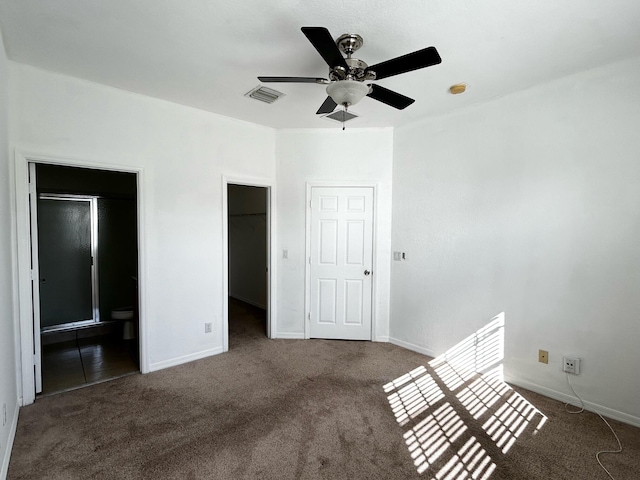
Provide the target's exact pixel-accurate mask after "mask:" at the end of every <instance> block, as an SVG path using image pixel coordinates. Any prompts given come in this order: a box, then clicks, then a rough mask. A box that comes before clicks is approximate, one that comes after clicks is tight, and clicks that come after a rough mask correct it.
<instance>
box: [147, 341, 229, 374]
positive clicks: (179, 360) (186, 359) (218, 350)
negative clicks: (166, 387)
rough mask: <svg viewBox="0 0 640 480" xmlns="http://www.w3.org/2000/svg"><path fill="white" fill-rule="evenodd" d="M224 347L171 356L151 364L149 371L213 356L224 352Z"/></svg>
mask: <svg viewBox="0 0 640 480" xmlns="http://www.w3.org/2000/svg"><path fill="white" fill-rule="evenodd" d="M222 351H223V350H222V347H216V348H210V349H208V350H202V351H200V352H196V353H190V354H189V355H184V356H182V357H176V358H171V359H169V360H163V361H161V362H156V363H152V364H150V365H149V372H156V371H158V370H163V369H165V368H169V367H175V366H177V365H182V364H183V363H189V362H193V361H194V360H200V359H201V358H206V357H211V356H213V355H218V354H220V353H222Z"/></svg>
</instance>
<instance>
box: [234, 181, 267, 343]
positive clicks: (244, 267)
mask: <svg viewBox="0 0 640 480" xmlns="http://www.w3.org/2000/svg"><path fill="white" fill-rule="evenodd" d="M226 193H227V259H228V310H227V311H228V335H229V344H228V345H229V348H236V347H238V346H240V345H246V344H248V343H251V342H253V341H259V340H261V339H264V338H267V337H268V328H267V324H268V314H269V311H268V310H269V231H270V228H269V188H267V187H261V186H249V185H239V184H231V183H230V184H227V192H226Z"/></svg>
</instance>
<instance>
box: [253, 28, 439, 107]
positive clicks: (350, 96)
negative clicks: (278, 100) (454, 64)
mask: <svg viewBox="0 0 640 480" xmlns="http://www.w3.org/2000/svg"><path fill="white" fill-rule="evenodd" d="M302 33H304V35H305V36H306V37H307V39H308V40H309V41H310V42H311V44H312V45H313V46H314V47H315V49H316V50H317V51H318V53H319V54H320V56H321V57H322V58H323V59H324V61H325V62H326V63H327V65H328V66H329V75H328V77H329V78H328V79H326V78H315V77H258V80H260V81H261V82H265V83H266V82H290V83H316V84H321V85H322V84H324V85H327V95H328V96H327V98H326V99H325V101H324V102H323V103H322V105H321V106H320V108H319V109H318V111H317V112H316V114H328V113H331V112H333V111H334V110H335V108H336V107H337V106H338V105H341V106H342V107H343V110H344V111H346V109H347V107H349V106H351V105H355V104H356V103H358V102H359V101H360V100H362V99H363V98H364V97H365V96H367V97H370V98H372V99H374V100H377V101H379V102H382V103H384V104H386V105H389V106H391V107H394V108H397V109H398V110H402V109H404V108H407V107H408V106H409V105H411V104H412V103H413V102H414V101H415V100H413V99H412V98H409V97H406V96H404V95H402V94H400V93H397V92H394V91H393V90H389V89H388V88H385V87H382V86H380V85H376V84H371V83H369V84H366V83H365V82H366V81H373V80H381V79H383V78H387V77H391V76H393V75H399V74H401V73H406V72H411V71H413V70H418V69H420V68H425V67H430V66H432V65H437V64H439V63H441V62H442V59H441V58H440V55H439V54H438V51H437V50H436V49H435V47H427V48H424V49H422V50H418V51H416V52H412V53H409V54H407V55H403V56H401V57H396V58H393V59H391V60H387V61H386V62H382V63H378V64H376V65H373V66H368V65H367V64H366V63H365V62H363V61H362V60H360V59H358V58H353V57H352V55H353V54H354V53H355V52H356V51H357V50H358V49H359V48H360V47H362V46H363V45H364V40H363V39H362V37H361V36H360V35H357V34H354V33H346V34H344V35H341V36H340V37H338V39H337V40H335V41H334V40H333V37H332V36H331V34H330V33H329V30H327V29H326V28H324V27H302ZM343 54H344V55H346V57H345V56H343Z"/></svg>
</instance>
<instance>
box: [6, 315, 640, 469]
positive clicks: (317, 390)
mask: <svg viewBox="0 0 640 480" xmlns="http://www.w3.org/2000/svg"><path fill="white" fill-rule="evenodd" d="M231 308H232V311H233V315H234V316H235V318H236V319H237V322H236V323H233V324H232V325H231V327H230V329H231V337H230V351H229V353H226V354H222V355H218V356H215V357H212V358H207V359H204V360H200V361H196V362H192V363H189V364H186V365H182V366H178V367H175V368H171V369H167V370H163V371H160V372H156V373H152V374H148V375H134V376H129V377H124V378H120V379H117V380H113V381H110V382H107V383H102V384H99V385H95V386H91V387H88V388H83V389H80V390H75V391H71V392H66V393H62V394H59V395H54V396H50V397H46V398H42V399H39V400H37V401H36V403H35V404H33V405H31V406H28V407H26V408H23V409H21V411H20V418H19V422H18V431H17V435H16V439H15V444H14V448H13V454H12V457H11V463H10V466H9V476H8V478H9V479H76V478H92V479H119V478H122V479H125V478H131V479H141V478H145V479H184V478H186V479H196V478H198V479H241V478H262V479H297V478H301V479H320V478H327V479H396V478H429V479H431V478H437V479H439V480H441V479H453V478H456V479H457V478H490V479H494V480H495V479H545V480H546V479H592V478H593V479H606V478H608V477H607V476H606V474H605V473H604V472H603V471H601V470H600V468H599V467H598V465H597V463H596V461H595V458H593V455H594V453H595V452H596V451H597V450H601V449H607V448H612V447H614V446H615V441H614V439H613V437H612V435H611V434H610V432H609V430H608V429H607V428H606V426H605V425H604V424H603V423H602V421H601V420H600V419H599V418H598V417H597V416H596V415H594V414H592V413H588V412H586V413H584V414H581V415H569V414H568V413H566V412H565V411H564V406H563V404H561V403H558V402H556V401H553V400H550V399H548V398H545V397H542V396H540V395H537V394H535V393H532V392H529V391H526V390H522V389H515V390H512V389H511V388H510V387H508V386H507V385H505V384H500V383H498V382H496V381H495V380H493V379H492V378H489V377H485V378H480V377H479V376H478V375H475V376H468V375H467V376H466V377H465V376H464V375H462V376H460V375H458V377H457V378H458V380H459V381H458V382H454V383H452V378H454V377H455V375H456V372H453V373H451V372H452V371H451V369H450V368H449V366H448V365H446V364H441V365H439V366H436V368H435V369H434V368H433V367H432V366H430V365H429V361H430V360H431V359H429V358H427V357H424V356H422V355H419V354H416V353H413V352H410V351H407V350H404V349H402V348H399V347H396V346H393V345H390V344H378V343H370V342H345V341H323V340H307V341H303V340H267V339H266V338H265V337H264V323H263V322H264V320H263V317H261V316H260V315H259V311H257V310H255V309H252V308H251V307H248V306H246V307H243V306H242V305H241V304H238V303H236V302H234V303H233V304H232V307H231ZM420 367H424V369H421V368H420ZM416 369H418V370H416ZM411 371H414V377H415V378H409V377H405V379H404V381H403V380H398V381H396V384H395V385H394V384H392V383H391V382H393V381H394V380H396V379H398V378H401V377H402V376H403V375H405V374H407V373H408V372H411ZM385 385H386V390H387V391H386V392H385ZM388 397H390V398H388ZM390 402H391V403H390ZM474 417H475V418H474ZM543 419H545V421H544V424H543V425H542V426H541V427H540V428H539V429H536V427H538V426H539V425H540V422H541V420H543ZM611 424H612V426H613V427H614V428H615V429H616V431H617V432H618V435H619V436H620V439H621V440H622V443H623V445H624V448H625V451H624V453H623V454H621V455H604V456H603V461H604V463H605V464H606V465H607V467H608V468H609V469H610V471H611V473H612V474H613V475H614V477H615V478H616V479H617V480H628V479H637V478H640V464H639V463H640V435H639V433H640V429H638V428H634V427H631V426H628V425H624V424H621V423H619V422H614V421H612V422H611ZM418 469H420V471H421V473H418Z"/></svg>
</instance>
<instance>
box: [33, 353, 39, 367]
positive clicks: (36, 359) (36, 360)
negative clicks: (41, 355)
mask: <svg viewBox="0 0 640 480" xmlns="http://www.w3.org/2000/svg"><path fill="white" fill-rule="evenodd" d="M37 364H38V356H37V355H36V354H35V353H34V354H33V365H34V366H35V365H37Z"/></svg>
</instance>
